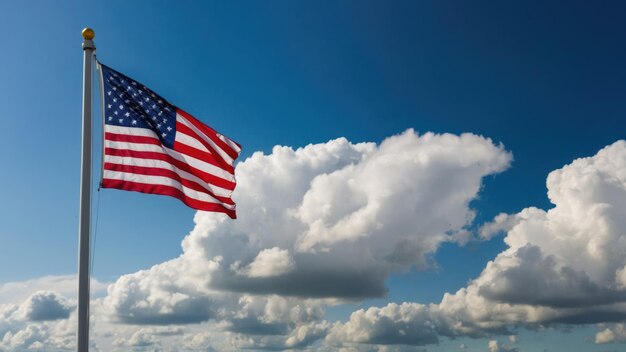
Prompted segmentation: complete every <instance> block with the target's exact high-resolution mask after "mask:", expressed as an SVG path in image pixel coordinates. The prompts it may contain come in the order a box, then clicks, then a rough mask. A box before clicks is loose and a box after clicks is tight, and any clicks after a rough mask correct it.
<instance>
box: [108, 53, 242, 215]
mask: <svg viewBox="0 0 626 352" xmlns="http://www.w3.org/2000/svg"><path fill="white" fill-rule="evenodd" d="M97 64H98V68H99V71H100V80H101V83H102V86H101V87H102V89H103V95H104V101H103V102H102V103H103V112H104V159H103V172H102V185H101V186H102V187H103V188H116V189H121V190H126V191H136V192H142V193H150V194H161V195H168V196H172V197H175V198H178V199H179V200H181V201H182V202H183V203H185V204H186V205H187V206H189V207H191V208H194V209H198V210H204V211H214V212H222V213H225V214H227V215H228V216H230V217H231V218H233V219H235V218H236V212H235V203H234V202H233V200H232V199H231V195H232V193H233V191H234V189H235V185H236V180H235V165H234V163H235V159H237V157H238V156H239V154H240V153H241V146H240V145H239V144H237V143H236V142H234V141H233V140H231V139H229V138H228V137H226V136H224V135H222V134H220V133H218V132H216V131H215V130H213V129H212V128H211V127H209V126H207V125H205V124H203V123H202V122H200V121H199V120H197V119H196V118H194V117H193V116H191V115H189V114H188V113H186V112H185V111H183V110H181V109H179V108H178V107H176V106H174V105H172V104H170V103H169V102H168V101H166V100H165V99H163V98H162V97H161V96H159V95H158V94H156V93H155V92H153V91H152V90H150V89H149V88H147V87H146V86H144V85H143V84H141V83H139V82H137V81H135V80H133V79H131V78H129V77H128V76H125V75H123V74H121V73H119V72H117V71H115V70H113V69H111V68H110V67H108V66H105V65H103V64H101V63H100V62H98V63H97Z"/></svg>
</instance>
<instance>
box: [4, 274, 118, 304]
mask: <svg viewBox="0 0 626 352" xmlns="http://www.w3.org/2000/svg"><path fill="white" fill-rule="evenodd" d="M106 286H107V283H102V282H99V281H98V280H96V279H92V280H91V291H92V293H93V294H97V293H99V292H102V291H103V290H105V289H106ZM37 291H52V292H56V293H58V294H59V295H61V296H64V297H75V296H76V292H78V280H77V277H76V275H59V276H53V275H50V276H44V277H40V278H37V279H32V280H26V281H15V282H7V283H2V284H0V302H2V303H4V304H8V303H13V304H16V303H21V302H23V301H24V299H25V298H26V297H28V296H30V295H32V294H33V293H35V292H37Z"/></svg>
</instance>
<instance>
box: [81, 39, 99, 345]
mask: <svg viewBox="0 0 626 352" xmlns="http://www.w3.org/2000/svg"><path fill="white" fill-rule="evenodd" d="M82 35H83V39H84V40H83V137H82V153H81V154H82V160H81V176H80V217H79V220H78V345H77V351H78V352H88V351H89V230H90V215H91V121H92V120H91V96H92V94H91V89H92V78H93V73H92V66H93V53H94V51H95V50H96V47H95V45H94V43H93V41H92V39H93V37H94V36H95V33H94V31H93V30H92V29H91V28H85V29H83V32H82Z"/></svg>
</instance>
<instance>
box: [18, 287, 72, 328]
mask: <svg viewBox="0 0 626 352" xmlns="http://www.w3.org/2000/svg"><path fill="white" fill-rule="evenodd" d="M72 310H74V305H72V304H70V302H69V301H68V300H67V299H66V298H65V297H63V296H61V295H59V294H57V293H55V292H51V291H39V292H36V293H34V294H33V295H31V296H30V297H28V299H27V300H26V301H25V302H24V303H23V304H22V305H21V306H20V307H19V309H18V310H17V311H16V314H17V316H19V318H20V319H22V320H30V321H45V320H58V319H67V318H68V317H69V316H70V313H71V312H72Z"/></svg>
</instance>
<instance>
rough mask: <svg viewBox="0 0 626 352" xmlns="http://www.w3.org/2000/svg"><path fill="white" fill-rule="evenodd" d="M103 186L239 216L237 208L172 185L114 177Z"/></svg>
mask: <svg viewBox="0 0 626 352" xmlns="http://www.w3.org/2000/svg"><path fill="white" fill-rule="evenodd" d="M102 186H103V187H105V188H115V189H121V190H124V191H134V192H141V193H148V194H160V195H165V196H171V197H174V198H178V199H179V200H180V201H182V202H183V203H185V204H187V205H188V206H190V207H191V208H194V209H198V210H204V211H214V212H220V213H224V214H226V215H228V216H230V218H231V219H236V218H237V215H236V212H235V210H231V209H227V208H225V207H224V206H222V205H220V204H217V203H209V202H203V201H199V200H197V199H192V198H189V197H187V196H185V194H184V193H183V192H182V191H181V190H179V189H177V188H174V187H170V186H164V185H151V184H145V183H138V182H131V181H124V180H112V179H107V178H105V179H103V180H102Z"/></svg>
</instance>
